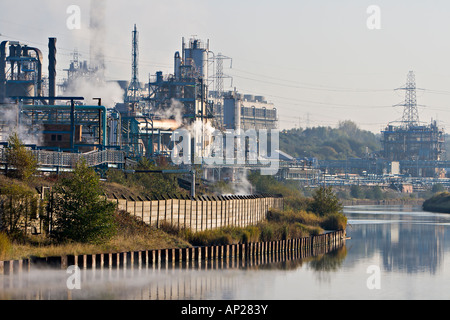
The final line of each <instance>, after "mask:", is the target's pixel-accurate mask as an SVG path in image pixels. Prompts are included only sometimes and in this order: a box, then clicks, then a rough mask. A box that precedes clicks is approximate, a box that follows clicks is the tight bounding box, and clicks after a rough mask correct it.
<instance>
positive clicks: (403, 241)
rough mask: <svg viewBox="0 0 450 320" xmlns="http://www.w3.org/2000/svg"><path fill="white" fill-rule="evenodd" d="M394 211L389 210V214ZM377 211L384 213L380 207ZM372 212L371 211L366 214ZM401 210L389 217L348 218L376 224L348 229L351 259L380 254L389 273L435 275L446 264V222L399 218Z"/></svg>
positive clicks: (354, 226) (394, 210)
mask: <svg viewBox="0 0 450 320" xmlns="http://www.w3.org/2000/svg"><path fill="white" fill-rule="evenodd" d="M391 209H393V208H388V207H386V212H389V210H391ZM376 210H383V208H380V207H378V208H377V209H376ZM367 211H368V212H370V209H369V210H367ZM396 211H401V210H398V209H393V210H392V211H391V212H392V213H390V214H378V215H376V216H374V215H365V214H363V213H356V214H354V213H351V214H348V215H347V218H349V220H351V219H352V217H355V218H357V219H368V220H373V223H371V222H368V223H367V224H354V225H353V226H352V228H351V229H348V235H349V236H351V237H352V240H351V243H352V247H351V249H350V250H351V251H352V254H351V257H352V258H351V259H352V260H354V261H358V260H360V259H361V257H365V258H371V257H374V256H375V255H377V254H381V258H382V260H381V261H382V264H383V265H382V266H383V269H384V270H386V271H398V270H400V271H402V272H406V273H417V272H424V271H428V272H429V273H430V274H435V273H436V272H437V270H438V268H439V266H440V265H441V263H442V261H443V257H444V254H445V248H446V243H448V241H446V230H447V228H446V227H444V226H442V225H441V222H448V218H446V219H445V221H441V219H443V218H442V217H440V216H433V215H431V216H414V215H413V214H411V215H410V214H407V215H397V214H395V212H396Z"/></svg>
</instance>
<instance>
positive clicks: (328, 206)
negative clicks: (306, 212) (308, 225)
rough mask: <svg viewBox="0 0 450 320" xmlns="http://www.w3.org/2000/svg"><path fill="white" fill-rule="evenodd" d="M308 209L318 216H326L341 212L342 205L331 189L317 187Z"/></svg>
mask: <svg viewBox="0 0 450 320" xmlns="http://www.w3.org/2000/svg"><path fill="white" fill-rule="evenodd" d="M309 209H310V210H311V211H312V212H314V213H315V214H318V215H319V216H326V215H329V214H333V213H339V212H342V204H341V203H340V201H339V199H338V197H337V196H336V194H335V193H334V192H333V189H332V187H319V188H318V189H317V190H316V192H315V193H314V195H313V201H312V203H311V205H310V208H309Z"/></svg>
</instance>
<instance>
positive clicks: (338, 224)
mask: <svg viewBox="0 0 450 320" xmlns="http://www.w3.org/2000/svg"><path fill="white" fill-rule="evenodd" d="M320 226H321V227H322V228H324V229H326V230H345V229H346V227H347V217H346V216H344V215H343V214H340V213H335V214H332V215H329V216H327V217H326V218H325V220H324V221H323V222H322V223H321V224H320Z"/></svg>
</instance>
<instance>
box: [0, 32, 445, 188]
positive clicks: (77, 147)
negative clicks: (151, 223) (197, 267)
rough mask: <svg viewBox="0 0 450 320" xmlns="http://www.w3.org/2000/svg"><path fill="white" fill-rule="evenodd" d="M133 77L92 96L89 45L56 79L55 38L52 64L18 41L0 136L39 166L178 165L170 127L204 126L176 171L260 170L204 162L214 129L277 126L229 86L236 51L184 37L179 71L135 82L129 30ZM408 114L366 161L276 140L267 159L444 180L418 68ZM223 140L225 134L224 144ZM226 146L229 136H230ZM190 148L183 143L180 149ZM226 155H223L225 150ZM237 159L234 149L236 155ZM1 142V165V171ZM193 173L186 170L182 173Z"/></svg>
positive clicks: (335, 176) (0, 69) (304, 170)
mask: <svg viewBox="0 0 450 320" xmlns="http://www.w3.org/2000/svg"><path fill="white" fill-rule="evenodd" d="M130 35H131V43H132V46H131V59H130V66H131V74H132V76H131V79H129V80H122V81H114V85H116V86H118V87H120V88H121V95H122V101H120V102H117V103H110V102H109V101H108V97H107V96H95V93H94V95H91V96H90V97H87V96H85V95H84V92H83V91H82V90H79V88H80V85H81V84H83V85H85V86H86V84H87V85H88V86H90V87H92V88H93V89H94V91H95V88H97V87H101V86H108V85H110V84H111V82H109V81H106V80H105V78H104V68H105V61H104V57H103V55H102V53H101V52H98V51H95V50H94V49H93V48H95V42H94V41H95V37H93V40H92V41H93V43H92V44H91V50H92V52H91V57H90V61H81V60H80V57H79V55H78V54H77V52H76V51H75V52H74V54H73V59H72V61H71V62H70V65H69V66H67V68H65V71H66V74H64V75H59V76H60V79H59V81H58V80H57V78H56V76H57V75H56V63H57V56H58V54H57V50H56V43H57V39H56V38H49V39H48V52H49V54H48V70H43V62H44V57H43V54H42V50H41V49H40V48H36V47H32V46H29V45H27V44H26V43H20V42H17V41H3V42H2V43H1V44H0V114H1V118H0V143H1V146H2V147H5V146H7V140H8V136H9V134H10V133H11V132H12V130H16V131H18V132H19V134H20V137H21V139H22V140H23V141H24V143H25V144H26V145H27V146H28V147H29V148H31V149H32V150H33V153H34V154H35V155H36V157H37V159H38V161H39V164H40V167H41V170H44V171H45V170H48V171H59V170H68V169H70V168H71V167H72V166H73V164H74V163H76V161H78V159H79V158H80V157H83V158H85V159H86V160H87V162H88V164H89V165H91V166H95V167H98V168H108V167H114V168H119V169H124V170H125V169H126V168H127V165H129V164H133V163H135V162H136V161H137V160H139V159H141V158H142V157H145V158H148V159H150V160H155V159H158V158H161V157H164V158H166V159H167V160H168V162H169V163H172V161H171V160H173V159H171V154H172V152H173V149H174V132H175V131H176V130H180V129H183V130H187V131H189V132H192V130H193V128H196V127H200V128H201V129H200V131H198V130H197V131H195V132H194V133H193V136H192V137H193V141H189V143H188V145H189V150H192V153H191V154H190V157H191V160H192V161H191V162H190V163H192V165H191V166H190V167H189V166H188V165H187V163H183V164H178V165H179V169H180V170H185V171H180V172H188V171H189V170H192V169H193V168H192V167H193V166H194V165H197V166H200V167H201V168H202V177H203V178H204V179H205V180H221V179H228V180H230V181H236V180H239V177H242V174H243V173H245V172H247V171H248V170H254V169H260V168H261V167H264V165H262V164H261V163H267V162H264V161H262V162H261V163H260V162H258V160H260V159H259V157H258V159H256V161H253V162H252V161H244V162H239V161H235V162H228V161H226V162H224V163H220V164H217V162H211V161H208V157H209V156H208V154H205V150H209V149H211V148H212V145H213V140H212V138H211V136H212V131H211V130H219V131H220V132H223V133H226V132H237V133H238V134H237V137H238V138H239V136H240V134H241V132H249V131H252V130H254V131H257V132H260V131H263V132H266V131H267V132H270V131H274V130H276V129H277V127H278V114H277V108H276V106H275V105H274V104H273V103H271V102H270V101H267V99H266V98H265V97H264V96H254V95H251V94H246V93H245V92H240V91H239V90H238V89H236V88H234V89H233V90H224V86H223V82H224V78H226V76H225V75H224V73H223V62H224V60H228V59H230V60H231V58H229V57H226V56H223V55H222V54H214V53H213V52H212V51H211V50H210V43H209V40H208V41H203V40H201V39H197V38H194V37H193V38H191V39H189V40H185V39H184V38H182V39H181V50H180V51H177V52H175V53H173V57H174V58H173V72H172V73H171V74H163V73H162V72H156V73H155V74H154V75H150V76H149V78H148V81H144V82H142V81H141V80H140V79H139V31H138V28H137V26H136V25H135V26H134V28H133V29H132V30H131V34H130ZM400 89H401V90H404V91H405V92H406V98H405V102H404V104H402V106H403V107H404V114H403V118H402V121H400V122H399V123H394V122H393V123H389V124H387V126H386V128H385V130H383V131H382V133H381V134H382V141H381V142H382V146H383V149H382V150H380V152H378V153H377V154H371V155H367V157H366V158H363V159H347V160H334V161H330V160H322V161H317V160H316V159H309V160H307V161H306V160H304V159H294V158H293V157H291V156H290V155H288V154H285V153H284V152H282V151H280V150H279V149H278V148H277V145H276V144H273V145H272V148H271V150H270V157H269V156H268V154H265V155H263V156H262V158H264V157H266V158H265V159H266V160H267V158H270V159H271V160H274V159H276V161H277V168H278V170H277V172H276V175H277V177H278V178H279V179H289V180H297V181H298V182H299V183H301V184H304V185H312V186H314V185H318V184H321V183H327V184H354V183H358V184H389V183H392V179H397V180H398V179H400V180H402V181H403V180H404V179H410V180H411V179H412V178H417V179H421V181H425V180H427V179H428V180H430V181H434V180H435V179H442V178H445V177H446V168H450V163H448V162H447V161H443V160H442V154H443V152H444V149H443V143H444V132H443V130H442V129H440V128H438V126H437V123H436V122H431V123H430V124H424V123H422V122H420V121H419V114H418V110H417V102H416V87H415V79H414V73H413V72H410V73H409V74H408V76H407V83H406V86H405V87H404V88H400ZM246 138H249V137H248V136H247V137H245V136H244V138H243V140H241V141H243V143H242V144H239V143H236V145H235V144H234V143H235V141H233V142H232V143H233V146H234V149H235V150H234V151H235V152H236V153H237V152H238V151H240V150H237V149H239V148H241V149H243V150H244V151H243V152H244V154H247V153H248V151H249V150H250V149H252V148H253V146H252V143H253V144H257V145H259V144H260V143H261V141H259V140H255V141H251V140H249V142H246V141H247V140H246ZM222 143H225V141H222ZM227 143H230V142H227ZM184 152H186V150H184ZM221 152H224V151H223V150H222V151H221ZM232 157H233V155H232ZM4 160H5V158H4V149H2V148H0V162H1V165H2V166H3V168H5V165H6V164H5V161H4ZM186 170H187V171H186Z"/></svg>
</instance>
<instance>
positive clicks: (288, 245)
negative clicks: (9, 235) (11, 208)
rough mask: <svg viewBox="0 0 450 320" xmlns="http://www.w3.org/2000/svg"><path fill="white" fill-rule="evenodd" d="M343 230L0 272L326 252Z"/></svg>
mask: <svg viewBox="0 0 450 320" xmlns="http://www.w3.org/2000/svg"><path fill="white" fill-rule="evenodd" d="M345 239H346V238H345V231H334V232H329V233H325V234H321V235H316V236H311V237H304V238H296V239H287V240H278V241H260V242H250V243H239V244H231V245H228V244H227V245H217V246H214V245H213V246H200V247H190V248H184V249H181V248H172V249H157V250H142V251H128V252H116V253H100V254H89V255H87V254H83V255H63V256H54V257H46V258H38V257H30V258H29V259H21V260H7V261H0V274H4V275H9V274H15V273H21V272H28V271H30V270H33V269H39V268H56V269H67V267H69V266H72V265H75V266H78V267H79V268H82V269H96V268H129V267H138V268H142V267H147V268H148V267H156V266H158V267H161V266H163V267H168V266H177V264H178V266H180V267H183V263H184V265H185V266H186V267H187V266H189V265H194V264H195V263H197V264H201V263H202V261H207V260H226V261H227V263H228V262H229V261H230V260H231V259H232V262H233V263H234V262H237V261H240V262H245V261H246V260H250V261H252V260H253V259H255V258H256V259H258V260H259V259H260V258H262V257H267V256H268V255H275V254H287V255H295V256H296V257H297V258H302V257H308V256H313V255H318V254H324V253H328V252H330V251H332V250H334V249H337V248H339V247H341V246H342V245H343V244H344V243H345Z"/></svg>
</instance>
